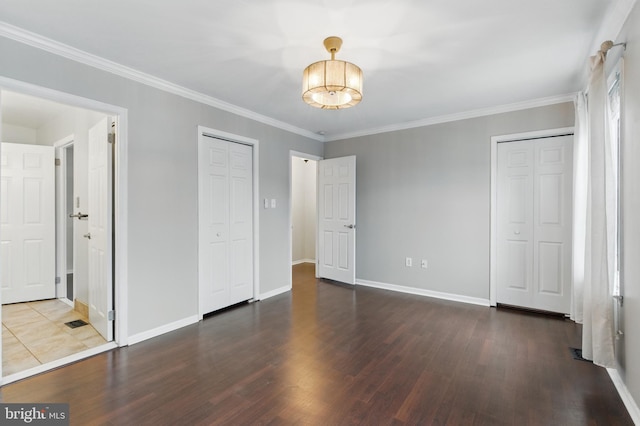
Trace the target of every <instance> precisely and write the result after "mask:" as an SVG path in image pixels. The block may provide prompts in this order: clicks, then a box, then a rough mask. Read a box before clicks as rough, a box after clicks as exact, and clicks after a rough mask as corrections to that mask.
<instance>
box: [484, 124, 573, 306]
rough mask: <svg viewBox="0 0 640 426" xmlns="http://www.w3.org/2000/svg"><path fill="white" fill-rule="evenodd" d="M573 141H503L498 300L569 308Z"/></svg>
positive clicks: (500, 146) (499, 183)
mask: <svg viewBox="0 0 640 426" xmlns="http://www.w3.org/2000/svg"><path fill="white" fill-rule="evenodd" d="M572 141H573V139H572V136H559V137H553V138H545V139H535V140H524V141H516V142H505V143H499V144H498V177H497V197H498V200H497V202H498V209H497V214H498V220H497V224H498V225H497V226H498V229H497V231H498V232H497V233H498V246H497V302H498V303H502V304H507V305H514V306H522V307H526V308H532V309H538V310H544V311H550V312H560V313H566V314H568V313H569V311H570V307H571V306H570V305H571V231H572V222H571V221H572V204H571V200H572V189H573V173H572V169H573V150H572V146H573V145H572Z"/></svg>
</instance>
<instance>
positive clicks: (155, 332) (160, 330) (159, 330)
mask: <svg viewBox="0 0 640 426" xmlns="http://www.w3.org/2000/svg"><path fill="white" fill-rule="evenodd" d="M198 321H200V318H198V316H197V315H191V316H190V317H187V318H183V319H181V320H178V321H174V322H171V323H169V324H165V325H161V326H160V327H156V328H152V329H151V330H147V331H143V332H142V333H137V334H134V335H131V336H129V346H131V345H135V344H136V343H140V342H142V341H144V340H149V339H152V338H154V337H158V336H161V335H163V334H165V333H170V332H172V331H176V330H178V329H180V328H182V327H186V326H188V325H192V324H195V323H197V322H198Z"/></svg>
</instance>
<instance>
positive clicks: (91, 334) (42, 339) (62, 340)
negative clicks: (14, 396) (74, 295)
mask: <svg viewBox="0 0 640 426" xmlns="http://www.w3.org/2000/svg"><path fill="white" fill-rule="evenodd" d="M77 319H82V320H84V321H87V322H89V321H88V320H87V318H85V317H83V316H82V315H80V314H79V313H78V312H76V311H74V310H73V308H72V307H71V306H69V305H67V304H65V303H63V302H61V301H59V300H58V299H51V300H41V301H37V302H25V303H15V304H12V305H3V306H2V374H3V375H4V376H8V375H9V374H13V373H17V372H19V371H23V370H26V369H28V368H31V367H36V366H38V365H40V364H45V363H47V362H51V361H54V360H57V359H60V358H64V357H66V356H69V355H72V354H75V353H78V352H82V351H85V350H87V349H89V348H94V347H96V346H100V345H103V344H105V343H106V341H105V340H104V339H103V338H102V336H101V335H100V334H98V332H97V331H96V330H95V329H94V328H93V327H92V326H91V324H89V325H85V326H82V327H78V328H69V327H68V326H66V325H65V323H66V322H69V321H73V320H77Z"/></svg>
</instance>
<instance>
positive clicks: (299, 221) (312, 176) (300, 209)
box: [289, 152, 321, 282]
mask: <svg viewBox="0 0 640 426" xmlns="http://www.w3.org/2000/svg"><path fill="white" fill-rule="evenodd" d="M290 160H291V161H290V163H291V166H290V170H289V173H290V182H291V188H290V190H291V196H290V200H291V212H290V225H291V228H290V229H291V239H290V244H291V265H292V267H293V266H296V265H301V264H309V265H313V266H314V268H315V265H316V259H317V257H316V251H317V236H316V234H317V222H318V219H317V201H318V194H317V175H318V161H319V160H321V158H320V157H316V156H313V155H309V154H304V153H299V152H291V156H290ZM292 274H293V269H292ZM292 282H293V275H292Z"/></svg>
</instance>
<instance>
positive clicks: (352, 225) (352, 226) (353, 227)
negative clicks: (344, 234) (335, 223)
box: [344, 223, 356, 229]
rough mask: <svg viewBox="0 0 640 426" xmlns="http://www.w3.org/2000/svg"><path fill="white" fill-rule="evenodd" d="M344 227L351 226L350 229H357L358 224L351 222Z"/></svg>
mask: <svg viewBox="0 0 640 426" xmlns="http://www.w3.org/2000/svg"><path fill="white" fill-rule="evenodd" d="M344 227H345V228H349V229H356V226H355V225H354V224H353V223H351V224H349V225H344Z"/></svg>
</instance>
